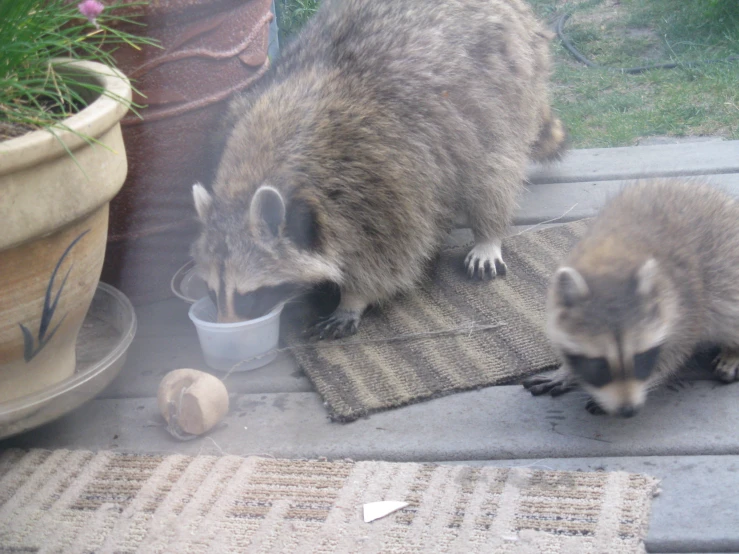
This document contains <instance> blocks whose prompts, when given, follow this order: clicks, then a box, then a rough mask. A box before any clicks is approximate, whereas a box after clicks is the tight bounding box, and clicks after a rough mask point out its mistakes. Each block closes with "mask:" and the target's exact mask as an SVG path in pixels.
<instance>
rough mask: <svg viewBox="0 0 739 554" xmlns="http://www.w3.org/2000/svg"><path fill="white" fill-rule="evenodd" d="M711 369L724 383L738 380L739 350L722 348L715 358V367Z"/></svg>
mask: <svg viewBox="0 0 739 554" xmlns="http://www.w3.org/2000/svg"><path fill="white" fill-rule="evenodd" d="M713 371H714V373H716V376H717V377H718V378H719V379H721V380H722V381H723V382H724V383H733V382H734V381H739V352H737V351H736V350H729V349H722V350H721V353H720V354H719V355H718V357H717V358H716V367H715V368H714V370H713Z"/></svg>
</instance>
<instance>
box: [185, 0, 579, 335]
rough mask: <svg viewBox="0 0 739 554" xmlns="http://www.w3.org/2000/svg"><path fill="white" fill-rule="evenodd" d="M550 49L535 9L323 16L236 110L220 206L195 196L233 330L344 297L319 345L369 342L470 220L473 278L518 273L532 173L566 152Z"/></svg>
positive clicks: (439, 8) (204, 269)
mask: <svg viewBox="0 0 739 554" xmlns="http://www.w3.org/2000/svg"><path fill="white" fill-rule="evenodd" d="M550 38H551V36H550V33H549V32H547V31H546V30H544V29H543V28H542V26H540V24H539V23H538V22H537V21H536V20H535V18H534V16H533V14H532V12H531V10H530V8H529V7H528V6H527V5H526V3H525V2H523V1H522V0H403V1H397V0H324V1H323V2H322V3H321V7H320V9H319V11H318V13H317V14H316V15H315V16H314V18H313V20H312V21H311V22H310V23H309V24H308V26H307V27H306V28H305V29H304V30H303V31H302V32H301V33H300V35H299V36H298V37H297V39H296V40H295V41H294V42H293V43H292V44H290V45H288V46H287V47H286V48H285V50H284V52H283V53H282V58H281V59H280V60H279V61H278V62H277V64H275V67H274V69H273V70H272V71H271V72H270V74H268V75H267V76H265V77H264V79H263V80H262V81H260V83H258V84H257V86H256V87H255V88H254V89H253V90H251V91H250V92H248V93H247V94H245V95H243V96H240V97H238V98H235V99H234V101H233V102H232V103H231V105H230V108H229V111H228V117H227V132H226V134H225V139H224V140H223V144H224V147H223V153H222V156H221V160H220V164H219V167H218V170H217V173H216V177H215V179H214V183H213V186H212V192H209V191H208V190H206V188H205V187H203V186H201V185H195V186H194V188H193V196H194V201H195V207H196V210H197V213H198V216H199V219H200V221H201V222H202V233H201V236H200V237H199V238H198V240H197V241H196V243H195V244H194V246H193V250H192V254H193V257H194V259H195V261H196V263H197V266H198V267H199V270H200V272H201V274H202V276H203V277H204V279H205V280H206V281H207V283H208V285H209V287H210V288H211V290H212V292H213V293H214V296H215V297H216V301H217V305H218V313H219V320H220V321H235V320H239V319H246V318H250V317H255V316H257V315H259V314H261V313H264V312H265V311H266V310H268V309H269V308H270V306H271V305H274V303H275V302H277V301H279V300H280V299H281V298H282V299H284V298H285V297H287V296H288V295H291V294H295V292H296V291H301V290H305V289H307V288H310V287H312V286H314V285H316V284H319V283H326V282H329V283H334V284H335V285H338V287H339V289H340V292H341V301H340V304H339V306H338V308H337V309H336V311H335V312H334V313H333V314H332V315H331V316H330V317H328V318H327V319H325V320H323V321H321V322H320V323H319V324H318V326H317V327H316V333H317V335H318V337H319V338H324V337H335V338H337V337H341V336H345V335H348V334H351V333H354V332H355V331H356V329H357V326H358V324H359V322H360V319H361V317H362V314H363V313H364V311H365V309H366V308H367V307H369V306H370V305H372V304H375V303H379V302H381V301H383V300H386V299H388V298H390V297H391V296H393V295H394V294H395V293H397V292H399V291H402V290H404V289H407V288H409V287H411V286H413V285H414V284H415V283H416V282H417V280H418V279H419V277H420V276H421V275H422V273H423V271H424V268H425V265H426V263H427V262H428V261H430V260H432V259H433V258H434V256H435V255H436V254H437V253H438V250H439V248H440V246H441V245H442V244H443V241H444V238H445V235H446V233H447V232H448V231H449V230H450V229H451V228H452V227H453V225H454V223H455V222H459V221H460V220H463V221H466V222H468V224H469V225H470V226H471V228H472V230H473V232H474V236H475V245H474V247H473V248H472V250H471V251H470V253H469V256H467V259H466V267H467V269H468V273H469V274H470V276H471V277H476V278H492V277H495V276H496V274H503V273H505V271H506V265H505V263H504V262H503V259H502V257H501V238H502V237H503V235H504V233H505V230H506V228H507V226H508V225H509V222H510V220H511V217H512V212H513V210H514V207H515V201H516V196H517V193H518V192H519V191H520V190H521V188H522V184H523V180H524V177H525V169H526V163H527V160H528V159H529V158H533V159H536V160H542V161H545V160H550V159H554V158H556V157H558V156H559V155H560V154H561V152H562V151H563V150H564V148H565V142H566V138H565V131H564V128H563V126H562V124H561V123H560V121H559V120H558V119H557V118H556V117H554V116H553V114H552V112H551V110H550V106H549V101H548V93H547V83H548V78H549V71H550V69H549V64H550V61H549V52H548V48H549V40H550Z"/></svg>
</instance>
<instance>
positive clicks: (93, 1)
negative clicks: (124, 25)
mask: <svg viewBox="0 0 739 554" xmlns="http://www.w3.org/2000/svg"><path fill="white" fill-rule="evenodd" d="M77 9H78V10H79V11H80V13H81V14H82V15H84V16H85V17H86V18H87V19H88V21H89V22H90V23H92V24H93V25H95V28H96V29H99V28H100V26H99V25H98V22H97V17H98V16H99V15H100V14H101V13H103V10H104V9H105V6H103V5H102V4H101V3H100V2H98V0H85V1H84V2H82V3H80V4H77Z"/></svg>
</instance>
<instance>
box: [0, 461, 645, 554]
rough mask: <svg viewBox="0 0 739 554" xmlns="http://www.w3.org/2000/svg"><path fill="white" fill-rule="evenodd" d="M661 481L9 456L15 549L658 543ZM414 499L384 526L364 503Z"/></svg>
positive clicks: (629, 549)
mask: <svg viewBox="0 0 739 554" xmlns="http://www.w3.org/2000/svg"><path fill="white" fill-rule="evenodd" d="M655 491H656V480H655V479H653V478H651V477H647V476H643V475H635V474H628V473H622V472H617V473H606V472H593V473H586V472H555V471H540V470H533V469H526V468H517V469H496V468H480V467H468V466H460V465H445V466H434V465H422V464H410V463H406V464H401V463H387V462H356V463H354V462H350V461H346V462H332V463H329V462H322V461H288V460H272V459H264V458H240V457H236V456H224V457H213V456H197V457H187V456H166V457H156V456H144V455H121V454H113V453H110V452H101V453H98V454H93V453H90V452H85V451H66V450H59V451H54V452H48V451H42V450H32V451H30V452H23V451H20V450H11V451H6V452H4V453H2V454H0V545H1V546H0V551H2V552H36V551H38V550H41V551H43V552H74V553H78V552H147V553H150V552H151V553H154V552H173V553H178V554H179V553H182V554H185V553H195V552H198V553H199V552H202V553H216V552H217V553H221V552H224V553H225V552H240V553H243V552H248V553H255V554H256V553H265V554H267V553H269V554H295V553H301V554H309V553H321V554H329V553H336V554H350V553H354V552H366V553H368V554H369V553H371V554H377V553H385V552H388V553H390V552H392V553H394V554H404V553H415V554H426V553H432V552H433V553H439V554H444V553H452V552H454V553H465V554H468V553H469V554H472V553H491V552H496V553H498V552H501V553H505V552H511V553H512V552H516V553H528V552H530V553H561V554H570V553H583V554H587V553H598V554H601V553H604V552H608V553H609V554H620V553H624V554H625V553H634V552H644V548H643V542H642V539H643V537H644V536H645V534H646V531H647V524H648V519H649V510H650V506H651V499H652V496H653V494H654V493H655ZM379 500H400V501H405V502H408V503H409V504H410V505H409V506H408V507H407V508H404V509H402V510H400V511H398V512H395V513H393V514H391V515H389V516H387V517H385V518H383V519H380V520H377V521H374V522H372V523H364V521H363V520H362V508H361V507H362V505H363V504H364V503H366V502H374V501H379Z"/></svg>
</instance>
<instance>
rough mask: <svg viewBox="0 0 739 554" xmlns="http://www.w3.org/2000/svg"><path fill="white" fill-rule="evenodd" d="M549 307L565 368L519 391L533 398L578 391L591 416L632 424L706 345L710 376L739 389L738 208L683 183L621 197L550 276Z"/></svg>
mask: <svg viewBox="0 0 739 554" xmlns="http://www.w3.org/2000/svg"><path fill="white" fill-rule="evenodd" d="M547 302H548V304H547V314H548V332H549V336H550V338H551V340H552V343H553V344H554V346H555V348H556V349H557V350H558V351H559V352H560V353H561V355H562V358H563V360H564V364H563V366H562V368H560V369H559V370H557V371H555V372H553V373H549V374H542V375H539V376H536V377H532V378H530V379H528V380H526V381H525V382H524V386H525V387H526V388H527V389H529V390H530V391H531V392H532V393H533V394H534V395H539V394H544V393H550V394H551V395H552V396H558V395H560V394H563V393H565V392H567V391H569V390H571V389H572V388H574V387H576V386H581V387H582V388H583V389H584V390H585V391H586V392H587V393H589V394H590V395H591V397H592V400H591V401H590V402H589V410H590V411H591V412H593V413H598V412H603V411H604V412H606V413H608V414H612V415H619V416H624V417H631V416H633V415H634V414H635V413H636V412H637V411H638V410H639V409H640V408H641V406H642V405H643V404H644V402H645V400H646V397H647V393H648V391H650V390H651V389H653V388H654V387H656V386H658V385H659V384H661V383H663V382H664V381H665V380H666V379H667V378H668V377H670V376H672V375H674V374H675V372H677V371H678V370H679V369H680V368H681V367H682V366H683V364H684V363H685V361H686V360H687V359H688V358H689V356H690V355H691V354H692V353H693V352H694V351H696V349H697V348H698V347H703V346H705V345H714V346H717V347H720V348H721V352H720V355H719V358H718V360H717V365H716V368H715V372H716V374H717V376H718V377H719V378H720V379H721V380H723V381H725V382H732V381H736V380H739V204H738V203H737V201H736V200H734V199H733V198H731V197H729V196H727V195H726V194H724V193H723V192H721V191H719V190H718V189H717V188H715V187H713V186H711V185H708V184H706V183H699V182H696V181H693V180H690V181H677V180H655V181H642V182H637V183H636V184H632V185H630V186H627V187H626V188H625V189H624V190H623V191H622V192H621V193H620V194H619V195H617V196H616V197H615V198H614V199H612V200H611V201H610V202H609V203H608V204H607V205H606V207H605V208H604V209H603V211H602V212H601V214H600V215H599V216H598V217H597V218H596V219H595V221H594V223H593V225H592V227H591V228H590V230H589V232H588V234H587V236H586V237H585V238H584V239H582V241H580V242H579V244H578V245H577V246H576V247H575V249H574V250H573V251H572V253H571V254H570V256H569V258H568V259H567V261H566V262H565V263H564V265H563V267H560V268H559V269H558V270H557V272H556V273H555V275H554V277H553V279H552V282H551V285H550V289H549V296H548V301H547ZM593 401H594V402H593Z"/></svg>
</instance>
